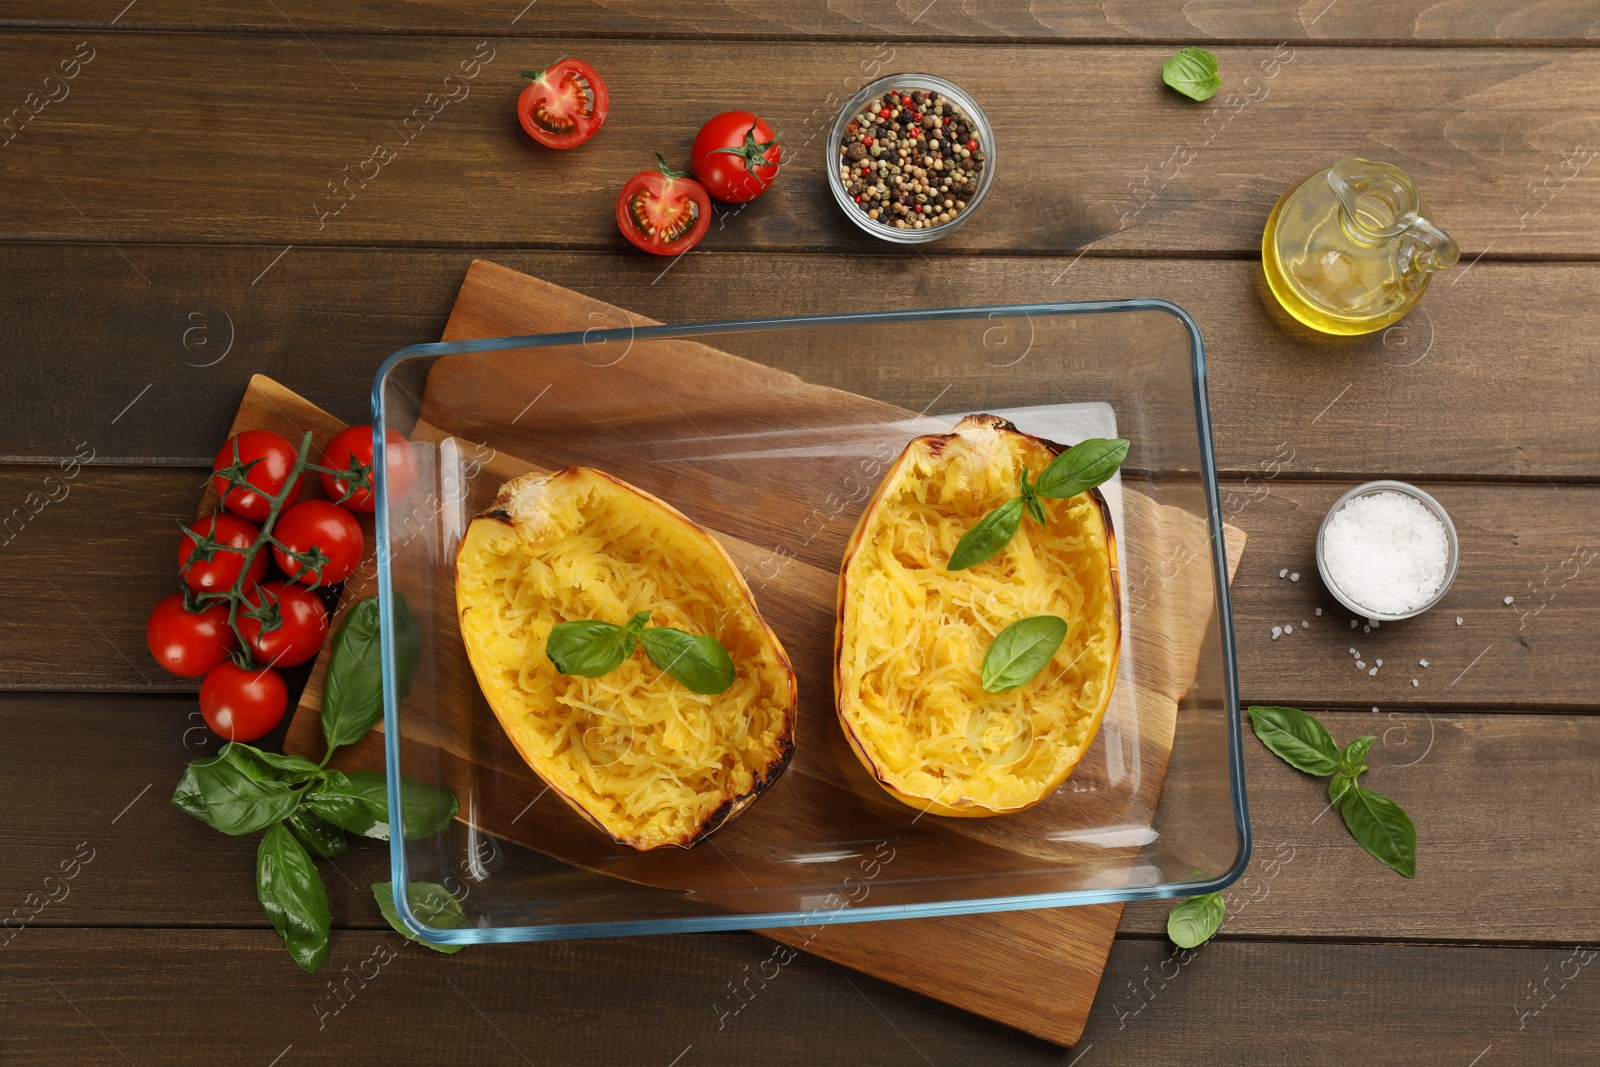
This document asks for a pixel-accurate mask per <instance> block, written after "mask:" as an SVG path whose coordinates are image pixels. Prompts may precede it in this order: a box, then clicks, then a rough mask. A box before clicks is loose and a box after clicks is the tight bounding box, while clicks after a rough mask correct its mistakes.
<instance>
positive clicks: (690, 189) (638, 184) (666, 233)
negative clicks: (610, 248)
mask: <svg viewBox="0 0 1600 1067" xmlns="http://www.w3.org/2000/svg"><path fill="white" fill-rule="evenodd" d="M656 161H657V166H656V169H655V170H642V171H640V172H639V173H638V174H635V175H634V176H633V177H632V178H629V179H628V184H626V185H624V186H623V187H622V192H621V193H620V194H619V195H618V196H617V228H618V229H620V230H621V231H622V235H623V236H624V237H626V238H627V239H628V240H630V241H632V242H633V243H634V244H636V245H638V246H639V247H640V248H642V249H644V250H645V251H646V252H653V253H655V254H656V255H658V256H675V255H677V254H678V253H680V252H687V251H689V249H691V248H693V247H694V246H695V245H697V244H699V243H700V238H702V237H704V236H705V235H706V230H707V229H709V228H710V226H711V198H710V197H709V196H707V195H706V191H705V189H704V188H703V187H701V185H700V183H699V182H697V181H695V180H694V179H693V178H691V177H689V172H688V171H685V170H673V169H672V168H671V167H669V166H667V161H666V160H665V159H662V158H661V156H660V155H659V154H658V155H657V156H656Z"/></svg>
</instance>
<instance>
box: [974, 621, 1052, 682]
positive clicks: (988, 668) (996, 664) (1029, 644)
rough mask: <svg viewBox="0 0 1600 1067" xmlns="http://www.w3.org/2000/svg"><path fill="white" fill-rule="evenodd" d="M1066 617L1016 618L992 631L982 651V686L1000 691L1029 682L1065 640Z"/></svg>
mask: <svg viewBox="0 0 1600 1067" xmlns="http://www.w3.org/2000/svg"><path fill="white" fill-rule="evenodd" d="M1066 636H1067V620H1066V619H1063V618H1061V617H1060V616H1059V615H1033V616H1030V617H1028V618H1026V619H1018V620H1017V621H1016V622H1014V623H1012V624H1011V625H1010V626H1007V627H1006V628H1005V629H1004V630H1001V631H1000V632H999V633H997V634H995V636H994V640H993V641H992V642H990V644H989V651H987V652H985V653H984V654H983V688H984V691H985V692H988V693H1004V692H1005V691H1006V690H1008V689H1015V688H1016V687H1017V686H1019V685H1023V684H1026V683H1027V682H1031V681H1033V677H1034V675H1036V674H1038V673H1039V672H1040V671H1042V670H1043V669H1044V666H1045V664H1047V663H1049V662H1050V660H1051V658H1052V657H1053V656H1054V655H1055V654H1056V649H1058V648H1060V647H1061V642H1062V641H1064V640H1066Z"/></svg>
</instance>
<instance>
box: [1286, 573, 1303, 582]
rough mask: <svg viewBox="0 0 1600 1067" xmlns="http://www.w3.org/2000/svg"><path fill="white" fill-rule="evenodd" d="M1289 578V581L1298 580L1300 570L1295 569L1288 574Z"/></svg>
mask: <svg viewBox="0 0 1600 1067" xmlns="http://www.w3.org/2000/svg"><path fill="white" fill-rule="evenodd" d="M1289 580H1290V581H1291V582H1298V581H1299V580H1300V572H1299V571H1295V572H1294V573H1293V574H1291V575H1289Z"/></svg>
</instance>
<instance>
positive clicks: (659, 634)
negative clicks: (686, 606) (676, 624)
mask: <svg viewBox="0 0 1600 1067" xmlns="http://www.w3.org/2000/svg"><path fill="white" fill-rule="evenodd" d="M649 622H650V612H648V611H641V612H639V613H638V614H636V615H634V617H633V618H631V619H629V620H628V622H627V624H626V625H623V626H618V625H617V624H616V623H614V622H602V621H601V620H599V619H579V620H575V621H572V622H558V623H556V624H555V625H554V626H552V627H551V628H550V636H549V637H547V638H546V639H545V643H544V654H545V655H546V656H548V657H549V659H550V663H551V664H552V665H553V666H554V667H555V669H556V670H557V671H559V672H560V673H562V674H576V675H580V676H582V677H584V678H599V677H601V676H603V675H607V674H610V673H611V672H612V671H614V670H616V669H617V668H618V667H620V666H622V663H623V661H624V660H626V659H627V658H628V657H629V656H631V655H633V653H634V650H635V649H637V648H638V647H639V646H640V645H643V646H644V654H645V655H646V656H647V657H649V659H650V662H651V663H653V664H655V665H656V669H657V670H661V671H665V672H666V673H667V674H669V675H671V676H672V677H673V678H676V679H677V680H678V681H679V682H680V683H681V684H682V685H683V686H684V687H685V688H687V689H689V690H690V691H692V692H695V693H703V694H705V695H707V696H715V695H716V694H718V693H721V692H724V691H726V690H727V688H728V687H729V686H731V685H732V684H733V680H734V676H735V673H736V672H735V670H734V666H733V657H732V656H729V655H728V650H727V649H726V648H724V647H723V645H722V642H720V641H718V640H717V639H716V638H714V637H710V636H708V635H706V634H691V633H686V632H684V631H683V630H675V629H673V628H672V627H670V626H649V625H647V624H648V623H649Z"/></svg>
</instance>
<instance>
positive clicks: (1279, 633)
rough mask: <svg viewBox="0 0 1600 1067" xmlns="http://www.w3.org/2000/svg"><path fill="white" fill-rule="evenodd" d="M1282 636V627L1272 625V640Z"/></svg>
mask: <svg viewBox="0 0 1600 1067" xmlns="http://www.w3.org/2000/svg"><path fill="white" fill-rule="evenodd" d="M1282 636H1283V627H1281V626H1274V627H1273V628H1272V639H1273V640H1274V641H1276V640H1277V639H1278V638H1280V637H1282Z"/></svg>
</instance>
